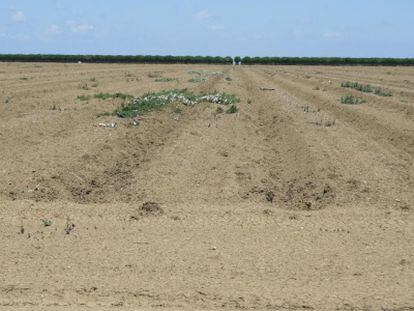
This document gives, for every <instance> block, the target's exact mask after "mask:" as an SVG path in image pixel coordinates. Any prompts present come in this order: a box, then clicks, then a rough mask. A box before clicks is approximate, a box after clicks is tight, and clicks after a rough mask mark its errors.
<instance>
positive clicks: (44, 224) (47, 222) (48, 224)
mask: <svg viewBox="0 0 414 311" xmlns="http://www.w3.org/2000/svg"><path fill="white" fill-rule="evenodd" d="M42 224H43V226H45V227H50V226H51V225H52V221H51V220H50V219H42Z"/></svg>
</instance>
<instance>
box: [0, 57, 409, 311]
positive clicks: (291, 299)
mask: <svg viewBox="0 0 414 311" xmlns="http://www.w3.org/2000/svg"><path fill="white" fill-rule="evenodd" d="M194 70H204V71H208V72H223V73H224V75H221V76H220V75H218V76H214V75H211V76H210V78H209V80H208V81H207V82H205V83H189V82H187V81H188V80H189V79H190V78H191V77H194V74H192V73H191V71H194ZM156 71H162V73H161V75H162V76H164V77H171V78H177V79H178V81H172V82H166V83H164V82H155V81H154V78H151V77H149V76H148V75H149V73H154V72H156ZM225 77H230V78H231V81H229V80H230V79H225ZM348 80H349V81H357V82H362V83H371V84H372V85H375V86H382V87H383V88H385V89H388V90H390V91H392V93H393V96H392V97H379V96H376V95H373V94H365V93H360V92H358V91H354V90H345V89H343V88H341V87H340V83H341V82H344V81H348ZM413 86H414V68H384V67H378V68H364V67H299V66H292V67H280V66H279V67H276V66H275V67H270V66H269V67H267V66H252V67H244V66H242V67H237V68H233V67H231V66H203V65H191V66H190V65H181V66H179V65H168V66H165V65H162V66H161V65H113V64H110V65H103V64H100V65H91V64H82V65H78V64H66V65H65V64H32V63H27V64H19V63H16V64H11V63H0V147H1V148H0V172H1V173H0V236H1V239H0V249H1V251H0V272H1V273H0V309H4V310H25V311H26V310H63V311H67V310H113V309H116V310H147V309H152V310H183V309H184V310H238V309H247V310H348V311H349V310H381V311H408V310H414V212H413V211H414V204H413V202H414V190H413V189H414V168H413V162H414V161H413V160H414V88H413ZM185 87H186V88H189V89H191V90H193V91H209V90H210V91H211V90H219V91H225V92H228V93H234V94H237V95H238V96H239V97H240V99H241V103H240V104H239V105H238V107H239V109H240V111H239V113H237V114H232V115H229V114H217V113H216V106H215V105H214V104H207V103H205V104H200V105H198V106H196V107H193V108H185V107H181V109H182V113H176V112H174V111H175V108H176V107H169V108H167V109H165V110H164V111H158V112H153V113H151V114H149V115H146V116H144V117H140V120H139V122H140V124H139V126H138V127H135V126H131V124H130V123H131V120H124V119H119V118H117V117H114V116H102V117H98V116H97V115H98V114H100V113H104V112H112V111H113V110H114V109H115V108H116V107H118V106H120V105H121V104H122V100H120V99H110V100H100V99H95V98H92V99H90V100H87V101H82V100H79V99H77V97H78V96H80V95H93V94H96V93H99V92H111V93H116V92H123V93H128V94H132V95H136V96H138V95H141V94H143V93H145V92H148V91H156V90H163V89H173V88H185ZM261 87H266V88H271V89H274V90H272V91H263V90H261V89H260V88H261ZM345 94H353V95H356V96H359V97H362V98H364V99H366V100H367V103H365V104H363V105H358V106H350V105H342V104H340V97H341V96H342V95H345ZM102 122H104V123H105V122H109V123H111V122H116V123H117V127H116V128H113V129H112V128H102V127H99V126H98V124H99V123H102ZM144 202H156V203H158V204H159V206H160V208H161V210H158V211H155V212H151V211H150V212H143V211H141V210H140V209H141V207H142V205H143V203H144ZM44 220H48V221H50V223H48V225H49V226H45V221H44Z"/></svg>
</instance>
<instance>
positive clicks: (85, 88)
mask: <svg viewBox="0 0 414 311" xmlns="http://www.w3.org/2000/svg"><path fill="white" fill-rule="evenodd" d="M79 88H80V89H81V90H85V91H88V90H90V88H89V87H88V84H86V83H83V84H80V85H79Z"/></svg>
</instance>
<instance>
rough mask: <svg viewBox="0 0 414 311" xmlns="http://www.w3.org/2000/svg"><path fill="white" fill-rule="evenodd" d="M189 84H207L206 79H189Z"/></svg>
mask: <svg viewBox="0 0 414 311" xmlns="http://www.w3.org/2000/svg"><path fill="white" fill-rule="evenodd" d="M188 82H190V83H204V82H207V78H191V79H190V80H188Z"/></svg>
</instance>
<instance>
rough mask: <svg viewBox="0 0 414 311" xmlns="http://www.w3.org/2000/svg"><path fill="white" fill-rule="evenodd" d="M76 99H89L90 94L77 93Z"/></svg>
mask: <svg viewBox="0 0 414 311" xmlns="http://www.w3.org/2000/svg"><path fill="white" fill-rule="evenodd" d="M76 99H78V100H80V101H87V100H90V99H91V96H90V95H79V96H78V97H76Z"/></svg>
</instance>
